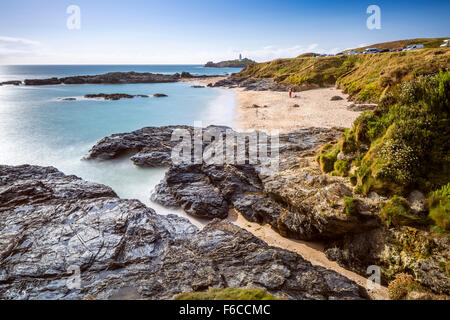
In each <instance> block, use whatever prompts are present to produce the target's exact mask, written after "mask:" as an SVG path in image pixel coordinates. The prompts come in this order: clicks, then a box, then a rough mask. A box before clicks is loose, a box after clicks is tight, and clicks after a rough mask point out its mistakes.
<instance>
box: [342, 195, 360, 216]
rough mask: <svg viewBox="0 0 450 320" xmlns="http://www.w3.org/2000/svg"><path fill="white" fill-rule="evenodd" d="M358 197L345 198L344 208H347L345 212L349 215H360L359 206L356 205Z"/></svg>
mask: <svg viewBox="0 0 450 320" xmlns="http://www.w3.org/2000/svg"><path fill="white" fill-rule="evenodd" d="M356 201H357V200H356V199H355V198H350V197H345V198H344V208H345V214H347V215H349V216H356V215H358V208H357V206H356Z"/></svg>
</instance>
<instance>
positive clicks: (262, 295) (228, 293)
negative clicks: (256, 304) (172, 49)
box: [175, 288, 279, 300]
mask: <svg viewBox="0 0 450 320" xmlns="http://www.w3.org/2000/svg"><path fill="white" fill-rule="evenodd" d="M175 300H279V299H278V298H276V297H274V296H273V295H271V294H269V293H267V292H266V291H264V290H261V289H238V288H225V289H219V288H211V289H209V290H208V291H207V292H192V293H181V294H179V295H177V296H176V297H175Z"/></svg>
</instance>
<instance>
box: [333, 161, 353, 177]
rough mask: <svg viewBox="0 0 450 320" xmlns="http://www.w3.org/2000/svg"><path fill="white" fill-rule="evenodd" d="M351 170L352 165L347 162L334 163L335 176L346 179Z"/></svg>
mask: <svg viewBox="0 0 450 320" xmlns="http://www.w3.org/2000/svg"><path fill="white" fill-rule="evenodd" d="M349 170H350V163H349V162H348V161H345V160H337V161H336V162H335V163H334V171H333V173H334V174H335V175H338V176H341V177H346V176H348V171H349Z"/></svg>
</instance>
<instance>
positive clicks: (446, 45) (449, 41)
mask: <svg viewBox="0 0 450 320" xmlns="http://www.w3.org/2000/svg"><path fill="white" fill-rule="evenodd" d="M445 47H450V39H449V40H444V43H443V44H441V48H445Z"/></svg>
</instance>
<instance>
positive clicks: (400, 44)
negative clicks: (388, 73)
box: [345, 37, 450, 52]
mask: <svg viewBox="0 0 450 320" xmlns="http://www.w3.org/2000/svg"><path fill="white" fill-rule="evenodd" d="M447 39H450V37H445V38H416V39H408V40H397V41H390V42H383V43H375V44H371V45H370V46H367V47H361V48H356V49H351V50H354V51H357V52H362V51H364V50H365V49H368V48H377V49H400V48H404V47H406V46H409V45H411V44H423V45H424V47H425V48H428V49H430V48H439V47H440V46H441V44H442V42H443V41H444V40H447ZM351 50H346V51H351ZM346 51H345V52H346Z"/></svg>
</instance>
